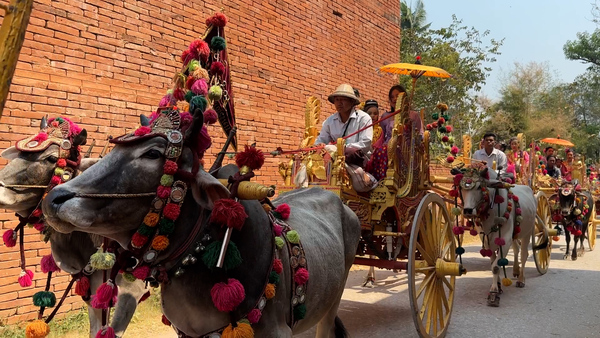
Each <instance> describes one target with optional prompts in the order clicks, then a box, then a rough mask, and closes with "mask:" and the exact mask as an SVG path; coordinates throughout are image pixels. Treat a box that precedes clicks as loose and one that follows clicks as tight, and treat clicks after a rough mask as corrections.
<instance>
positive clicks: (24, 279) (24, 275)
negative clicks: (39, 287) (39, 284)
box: [19, 270, 33, 288]
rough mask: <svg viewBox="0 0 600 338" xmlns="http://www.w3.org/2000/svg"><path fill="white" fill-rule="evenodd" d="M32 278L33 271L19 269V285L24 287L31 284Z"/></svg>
mask: <svg viewBox="0 0 600 338" xmlns="http://www.w3.org/2000/svg"><path fill="white" fill-rule="evenodd" d="M32 280H33V271H31V270H21V274H20V275H19V285H21V287H23V288H26V287H28V286H31V284H32Z"/></svg>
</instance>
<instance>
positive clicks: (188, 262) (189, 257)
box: [181, 254, 198, 265]
mask: <svg viewBox="0 0 600 338" xmlns="http://www.w3.org/2000/svg"><path fill="white" fill-rule="evenodd" d="M197 261H198V260H197V259H196V257H194V256H192V255H191V254H190V255H187V256H185V258H184V259H183V260H182V261H181V264H183V265H191V264H196V262H197Z"/></svg>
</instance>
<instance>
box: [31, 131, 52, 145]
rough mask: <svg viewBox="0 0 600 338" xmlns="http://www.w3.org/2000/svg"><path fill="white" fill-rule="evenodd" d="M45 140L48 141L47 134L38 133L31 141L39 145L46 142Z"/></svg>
mask: <svg viewBox="0 0 600 338" xmlns="http://www.w3.org/2000/svg"><path fill="white" fill-rule="evenodd" d="M47 139H48V134H46V133H39V134H37V135H36V136H35V137H34V138H33V140H32V141H38V142H39V143H42V142H44V141H46V140H47Z"/></svg>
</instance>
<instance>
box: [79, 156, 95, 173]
mask: <svg viewBox="0 0 600 338" xmlns="http://www.w3.org/2000/svg"><path fill="white" fill-rule="evenodd" d="M98 161H100V158H99V157H95V158H82V159H81V163H80V164H79V167H77V169H79V171H85V170H87V169H89V168H90V167H91V166H93V165H94V164H96V163H98Z"/></svg>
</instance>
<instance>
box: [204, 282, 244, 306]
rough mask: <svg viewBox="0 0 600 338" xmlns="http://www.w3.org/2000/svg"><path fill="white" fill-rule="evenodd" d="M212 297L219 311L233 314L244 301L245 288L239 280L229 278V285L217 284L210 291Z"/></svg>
mask: <svg viewBox="0 0 600 338" xmlns="http://www.w3.org/2000/svg"><path fill="white" fill-rule="evenodd" d="M210 296H211V298H212V301H213V304H214V305H215V307H216V308H217V310H219V311H221V312H231V311H233V310H235V309H236V308H237V307H238V305H240V304H241V303H242V301H244V298H245V297H246V293H245V291H244V286H243V285H242V283H240V282H239V281H238V280H237V279H233V278H229V279H228V280H227V283H217V284H215V285H214V286H213V287H212V289H211V290H210Z"/></svg>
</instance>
